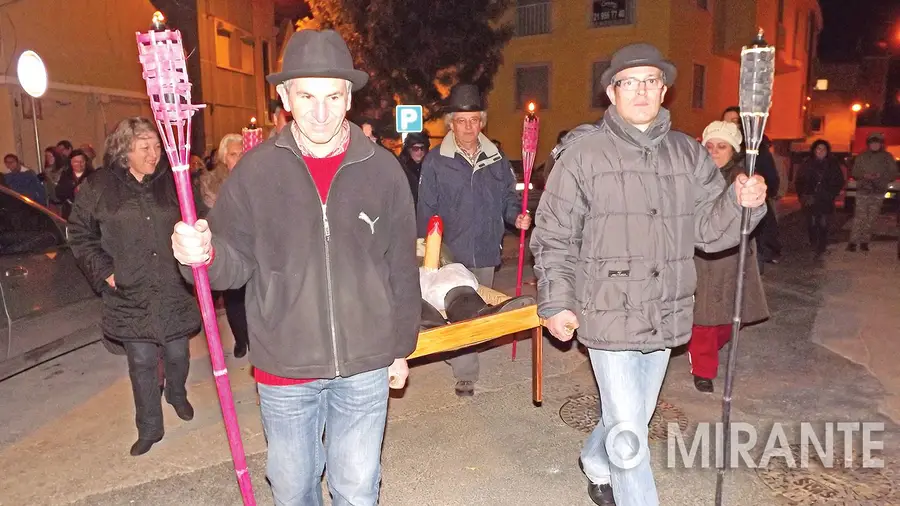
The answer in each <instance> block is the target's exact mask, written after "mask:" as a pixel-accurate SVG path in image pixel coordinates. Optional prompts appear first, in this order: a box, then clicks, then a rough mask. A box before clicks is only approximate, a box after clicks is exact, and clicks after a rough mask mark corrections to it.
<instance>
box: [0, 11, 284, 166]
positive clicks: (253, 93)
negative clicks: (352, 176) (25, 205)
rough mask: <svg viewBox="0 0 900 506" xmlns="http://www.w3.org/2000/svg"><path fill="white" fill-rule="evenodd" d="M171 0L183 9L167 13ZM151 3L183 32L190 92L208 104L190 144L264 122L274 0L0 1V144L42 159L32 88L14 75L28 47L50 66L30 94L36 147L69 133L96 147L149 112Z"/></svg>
mask: <svg viewBox="0 0 900 506" xmlns="http://www.w3.org/2000/svg"><path fill="white" fill-rule="evenodd" d="M171 5H178V6H180V8H181V9H183V10H184V12H180V13H178V14H177V15H176V14H174V13H172V14H171V15H170V13H169V12H167V9H166V7H167V6H171ZM173 9H174V7H173ZM156 10H161V11H163V13H164V14H166V16H167V17H168V18H169V23H170V26H171V27H172V28H173V29H179V30H181V31H182V32H183V34H184V38H185V50H186V52H187V53H189V66H190V67H191V68H190V69H189V70H190V72H191V79H192V82H193V84H194V97H195V99H194V101H195V102H203V103H206V104H208V105H207V108H206V109H205V110H204V111H203V113H202V114H203V116H202V118H198V119H197V121H196V125H197V126H196V127H195V130H197V131H196V132H194V139H195V142H194V150H195V151H196V152H198V153H199V152H209V149H210V148H211V147H214V146H215V145H217V143H218V139H219V138H220V137H221V136H222V135H223V134H224V133H227V132H240V128H241V127H242V126H245V125H246V124H247V123H248V122H249V119H250V117H251V116H256V117H258V118H260V124H265V123H264V121H263V119H264V118H265V117H266V114H265V112H266V97H267V95H266V94H267V93H268V92H269V90H267V88H266V85H265V83H264V77H263V76H264V72H265V71H266V66H267V65H268V62H271V61H272V56H273V55H275V54H277V52H276V51H275V48H274V47H273V44H274V40H275V32H274V29H273V28H274V23H275V14H274V7H273V0H252V1H251V2H247V1H243V0H202V1H201V0H196V2H192V3H188V4H186V6H185V4H184V3H183V2H167V1H164V0H161V1H155V2H151V1H149V0H121V1H120V2H100V1H96V0H68V1H66V2H58V1H56V0H29V1H28V2H8V3H5V4H3V5H2V6H0V42H2V44H0V65H2V69H3V70H2V71H0V150H2V151H0V152H2V153H4V154H5V153H14V154H17V155H18V156H19V157H20V158H21V159H22V160H23V162H24V164H25V165H26V166H28V167H37V166H40V165H42V161H38V160H36V157H37V153H36V151H37V150H36V146H35V140H34V128H33V124H32V114H31V98H30V97H29V96H28V95H27V94H25V92H24V90H23V89H22V87H21V86H20V84H19V82H18V79H17V77H16V62H17V60H18V58H19V56H20V55H21V54H22V52H23V51H24V50H26V49H31V50H34V51H36V52H37V53H38V54H39V55H40V56H41V58H42V59H43V60H44V63H45V65H46V67H47V73H48V76H49V86H48V90H47V93H46V94H45V95H44V96H43V97H41V98H40V99H38V100H37V102H36V106H37V123H38V132H39V137H40V141H41V144H42V147H49V146H51V145H55V144H56V143H57V142H58V141H60V140H62V139H67V140H69V141H71V142H72V143H73V144H74V145H75V146H79V145H81V144H91V145H92V146H94V147H95V149H96V151H97V153H98V156H100V157H102V155H103V142H104V140H105V138H106V136H107V135H108V134H109V133H110V132H111V131H112V129H113V128H115V125H116V124H117V123H118V122H119V121H120V120H122V119H124V118H126V117H129V116H138V115H143V116H149V114H150V109H149V102H148V99H147V94H146V87H145V84H144V81H143V79H142V77H141V67H140V64H139V62H138V59H137V46H136V42H135V33H136V32H138V31H146V30H147V29H148V28H149V26H150V20H151V17H152V15H153V12H154V11H156ZM51 13H52V15H51ZM60 20H65V23H62V24H61V23H60ZM194 41H199V43H198V42H194ZM264 55H266V56H264Z"/></svg>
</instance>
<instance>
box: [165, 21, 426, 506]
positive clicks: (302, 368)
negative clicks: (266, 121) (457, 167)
mask: <svg viewBox="0 0 900 506" xmlns="http://www.w3.org/2000/svg"><path fill="white" fill-rule="evenodd" d="M267 79H268V81H269V82H270V83H272V84H274V85H276V87H277V90H278V93H279V95H280V96H281V98H282V100H283V101H284V105H285V109H286V110H287V111H288V112H290V113H291V114H292V115H293V122H292V123H291V124H290V125H289V126H287V127H285V128H284V129H283V130H282V131H281V132H280V133H279V134H278V135H276V136H275V137H274V138H273V139H269V140H268V141H266V142H265V143H263V144H262V145H260V146H259V147H257V148H255V149H254V150H253V151H252V152H250V153H247V154H246V155H244V157H243V158H241V160H240V162H239V163H238V168H237V169H236V170H235V171H234V172H233V173H232V176H231V177H230V178H228V181H226V182H225V184H224V185H223V187H222V189H221V192H220V193H219V197H218V200H217V201H216V206H215V208H214V209H213V211H212V213H211V214H210V216H209V223H208V224H207V222H206V221H204V220H200V221H198V222H197V224H196V225H195V226H194V227H190V226H188V225H186V224H185V223H179V224H177V225H176V227H175V232H174V234H173V236H172V243H173V249H174V251H175V257H176V258H177V259H178V260H179V261H180V262H181V263H182V264H184V266H189V265H196V264H203V263H205V264H207V265H208V266H209V277H210V283H211V284H212V287H213V289H215V290H226V289H235V288H240V287H241V286H243V285H245V284H246V286H247V288H246V290H247V294H246V298H247V321H248V324H249V325H248V326H249V328H250V342H251V344H252V346H251V347H250V362H251V364H252V365H253V366H254V368H255V379H256V382H257V383H258V386H259V396H260V410H261V413H262V421H263V427H264V429H265V435H266V440H267V441H268V449H269V452H268V461H267V475H268V478H269V481H270V482H271V484H272V491H273V494H274V496H275V503H276V504H279V505H296V506H301V505H302V506H308V505H322V504H323V498H322V493H321V479H322V472H323V469H324V470H325V472H326V473H327V482H328V486H329V489H330V491H331V495H332V497H333V502H332V504H335V505H340V506H349V505H353V506H363V505H366V506H368V505H374V504H376V503H377V502H378V494H379V487H380V485H379V483H380V480H381V444H382V439H383V436H384V429H385V420H386V416H387V405H388V387H389V381H390V387H392V388H401V387H402V386H403V384H404V383H405V380H406V376H407V374H408V369H407V365H406V360H405V357H407V356H408V355H409V354H410V353H411V352H412V351H413V350H414V349H415V347H416V340H417V337H418V325H419V317H420V312H421V294H420V289H419V274H418V262H417V260H416V256H415V255H416V225H415V215H414V213H413V203H412V195H411V194H410V191H409V184H408V183H407V180H406V176H405V175H404V173H403V169H401V167H400V165H399V163H398V162H397V160H396V158H394V156H393V155H392V154H391V153H390V152H388V151H386V150H385V149H382V148H381V147H379V146H377V145H375V144H374V143H372V142H371V141H369V139H367V138H366V137H365V136H364V135H363V133H362V130H360V129H359V127H357V126H356V125H354V124H352V123H350V122H349V121H347V119H346V118H345V115H346V113H347V111H348V110H349V109H350V99H351V92H352V91H354V90H358V89H359V88H361V87H362V86H363V85H365V84H366V81H367V79H368V75H367V74H366V73H365V72H362V71H360V70H356V69H354V68H353V59H352V57H351V55H350V51H349V50H348V48H347V45H346V44H345V43H344V41H343V40H342V39H341V37H340V36H339V35H338V34H337V33H336V32H334V31H330V30H328V31H314V30H303V31H300V32H297V33H296V34H294V35H293V37H292V38H291V40H290V42H289V43H288V46H287V48H286V51H285V57H284V63H283V70H282V71H281V72H280V73H277V74H273V75H270V76H268V77H267ZM183 272H184V274H185V276H186V277H187V276H190V271H189V269H188V268H187V267H184V268H183ZM323 432H325V433H327V437H326V438H325V440H324V444H323V439H322V435H323Z"/></svg>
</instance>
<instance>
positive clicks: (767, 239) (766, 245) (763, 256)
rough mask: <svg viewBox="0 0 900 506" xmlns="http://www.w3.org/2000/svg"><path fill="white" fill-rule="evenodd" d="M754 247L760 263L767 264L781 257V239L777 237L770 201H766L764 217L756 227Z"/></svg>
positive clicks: (776, 223) (773, 206)
mask: <svg viewBox="0 0 900 506" xmlns="http://www.w3.org/2000/svg"><path fill="white" fill-rule="evenodd" d="M757 230H758V235H757V237H756V246H757V248H758V250H759V258H760V261H763V262H767V261H769V260H772V259H774V258H777V257H779V256H781V239H780V238H779V236H778V218H777V216H776V215H775V205H774V204H773V202H772V200H769V199H767V200H766V215H765V217H763V219H762V221H761V222H760V223H759V225H757Z"/></svg>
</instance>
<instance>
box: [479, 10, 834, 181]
mask: <svg viewBox="0 0 900 506" xmlns="http://www.w3.org/2000/svg"><path fill="white" fill-rule="evenodd" d="M725 1H728V0H710V1H709V5H710V9H713V10H712V11H707V10H703V9H700V8H698V7H697V2H696V0H668V1H663V0H652V1H651V0H638V1H637V2H636V6H637V7H636V16H637V19H636V23H635V24H634V25H630V26H622V27H609V28H590V27H589V9H590V2H588V1H586V0H553V1H552V23H551V32H550V33H549V34H542V35H535V36H529V37H516V38H513V39H512V40H511V41H510V42H509V44H508V45H507V47H506V49H505V50H504V53H503V56H504V62H503V65H502V66H501V68H500V70H499V71H498V73H497V75H496V77H495V78H494V86H493V90H492V91H491V93H490V95H489V97H488V127H487V132H486V133H487V135H488V136H489V137H491V138H496V139H498V140H500V141H501V142H502V143H503V146H504V150H505V151H506V152H507V153H508V154H509V155H510V157H511V158H514V159H516V158H519V157H520V156H521V155H520V154H519V152H520V149H521V133H522V118H523V116H524V113H523V112H522V111H516V110H515V92H516V88H515V86H516V83H515V72H516V68H517V66H521V65H528V64H549V65H550V81H549V86H550V97H549V101H550V106H549V107H548V108H547V109H546V110H543V111H539V116H540V118H541V138H540V145H539V149H538V156H537V160H538V162H537V163H541V162H542V161H543V160H544V159H545V158H546V156H547V155H548V154H549V151H550V149H552V147H553V145H554V144H555V142H556V136H557V133H558V132H559V131H560V130H563V129H570V128H573V127H575V126H577V125H579V124H581V123H585V122H593V121H596V120H598V119H599V118H600V117H601V115H602V112H603V111H602V110H600V109H592V108H591V107H590V105H591V103H590V98H591V97H590V95H591V78H592V76H591V69H592V64H593V62H595V61H602V60H608V59H610V57H611V56H612V54H613V52H615V50H616V49H618V48H619V47H622V46H624V45H626V44H630V43H634V42H649V43H651V44H654V45H656V46H657V47H658V48H659V49H660V50H661V51H662V52H663V54H665V55H667V57H668V58H669V59H671V60H672V61H673V62H674V63H675V64H676V66H677V67H678V71H679V73H678V78H677V81H676V82H675V83H674V86H673V87H672V88H671V89H670V90H669V92H668V94H667V97H666V102H665V106H666V107H668V108H669V109H670V110H671V111H672V117H673V124H674V128H676V129H678V130H682V131H685V132H686V133H688V134H690V135H692V136H700V135H701V133H702V131H703V128H704V127H705V126H706V125H707V124H708V123H709V122H710V121H713V120H716V119H719V117H720V115H721V113H722V111H723V110H724V109H725V108H726V107H729V106H731V105H737V102H738V78H739V70H740V67H739V62H738V60H737V58H736V57H734V56H732V57H726V56H723V55H719V54H715V53H714V52H713V45H714V36H715V30H714V25H713V23H714V22H715V16H714V12H715V11H714V9H715V8H716V5H717V4H718V3H719V2H725ZM776 2H777V0H757V1H756V11H757V12H755V13H753V12H749V13H748V15H749V16H753V15H754V14H755V15H756V17H757V21H758V24H759V25H760V26H762V27H763V28H764V29H765V30H766V32H767V34H771V37H768V38H769V39H770V40H769V41H770V43H773V44H774V43H775V40H774V37H775V33H776V25H777V14H776V11H775V8H776ZM810 10H813V11H815V12H817V11H818V6H817V3H816V0H785V13H786V14H785V21H784V26H785V31H786V39H785V46H787V47H789V48H792V49H793V47H794V36H795V33H794V31H795V23H794V19H795V18H796V16H797V13H798V12H799V13H801V15H803V16H805V15H806V13H807V12H809V11H810ZM514 15H515V13H514V11H511V12H510V14H509V16H508V18H507V19H508V20H510V21H512V20H514ZM799 27H800V30H801V32H802V33H801V36H802V37H804V40H805V37H806V27H807V25H806V22H805V21H804V22H802V23H800V25H799ZM747 42H748V43H749V42H750V40H749V39H748V40H747ZM797 47H799V48H801V49H802V50H803V54H798V55H794V53H793V52H792V53H791V54H790V55H789V56H791V57H792V58H793V57H794V56H796V58H793V59H794V60H795V63H796V64H797V65H796V67H797V68H796V69H795V70H791V71H790V72H779V74H778V75H777V77H776V84H775V86H776V87H775V98H774V107H773V109H772V110H773V115H772V118H771V119H770V124H769V127H768V129H767V133H768V134H769V136H770V137H772V138H786V139H795V138H801V137H803V135H804V133H803V126H804V117H803V110H802V106H803V101H804V100H805V96H806V89H805V85H806V75H807V71H806V69H807V66H808V64H809V56H808V55H805V47H806V46H805V43H802V44H799V45H798V46H797ZM694 64H700V65H704V66H705V67H706V86H705V90H706V91H705V97H704V103H703V107H702V108H694V107H693V106H692V100H691V98H692V89H693V84H694V83H693V65H694Z"/></svg>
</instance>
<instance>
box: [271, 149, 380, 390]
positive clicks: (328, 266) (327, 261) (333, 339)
mask: <svg viewBox="0 0 900 506" xmlns="http://www.w3.org/2000/svg"><path fill="white" fill-rule="evenodd" d="M275 145H276V146H278V144H277V143H276V144H275ZM282 147H284V146H282ZM286 149H288V150H289V151H290V152H291V153H294V156H296V157H297V159H298V160H300V161H301V162H303V157H301V156H300V155H298V154H297V153H296V152H295V151H294V150H293V149H291V148H289V147H286ZM373 156H375V152H374V151H373V152H372V154H370V155H369V156H367V157H365V158H363V159H362V160H357V161H354V162H350V163H347V164H344V165H341V166H340V167H338V170H337V171H336V172H335V173H334V177H332V178H331V185H329V186H328V192H327V193H326V194H325V201H326V202H327V201H328V197H330V196H331V188H333V187H334V181H335V180H336V179H337V176H338V173H340V172H341V170H342V169H343V168H344V167H347V166H350V165H353V164H355V163H361V162H364V161H366V160H368V159H369V158H372V157H373ZM303 165H304V166H305V165H306V162H303ZM306 174H307V175H308V176H309V179H310V181H312V183H313V188H315V186H316V181H315V179H313V177H312V174H310V172H309V167H306ZM316 193H318V190H316ZM319 202H322V198H321V197H319ZM322 226H323V233H322V234H323V236H324V239H325V284H326V285H327V286H326V287H325V291H326V292H327V293H328V321H329V323H330V326H331V347H332V349H333V350H334V374H335V376H340V375H341V369H340V364H339V361H338V349H337V325H336V324H335V321H334V289H332V287H331V283H332V279H331V248H330V246H329V243H331V226H330V225H329V224H328V206H327V205H326V204H325V203H324V202H322Z"/></svg>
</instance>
